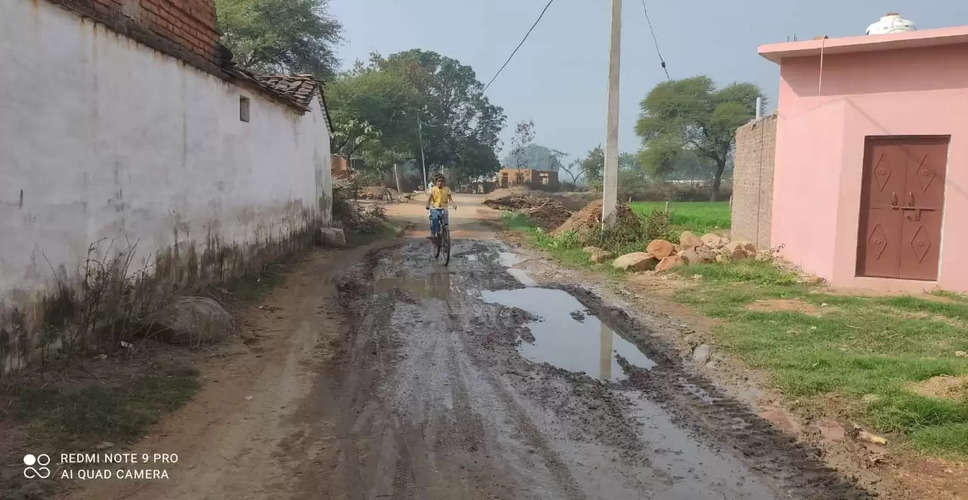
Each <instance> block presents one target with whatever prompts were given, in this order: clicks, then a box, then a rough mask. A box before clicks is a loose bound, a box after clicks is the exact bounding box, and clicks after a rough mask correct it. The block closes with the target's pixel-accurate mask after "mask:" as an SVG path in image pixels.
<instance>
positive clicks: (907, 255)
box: [734, 26, 968, 291]
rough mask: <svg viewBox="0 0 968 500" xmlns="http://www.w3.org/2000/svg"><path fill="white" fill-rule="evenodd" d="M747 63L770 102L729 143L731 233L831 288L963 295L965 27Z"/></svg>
mask: <svg viewBox="0 0 968 500" xmlns="http://www.w3.org/2000/svg"><path fill="white" fill-rule="evenodd" d="M759 53H760V55H761V56H763V57H765V58H767V59H769V60H770V61H773V62H775V63H776V64H778V65H779V66H780V91H779V102H778V109H777V114H776V116H775V117H768V118H766V119H764V120H761V121H760V122H757V123H752V124H750V125H748V126H746V127H743V128H741V129H740V130H739V131H738V133H737V139H738V151H737V173H736V178H737V184H738V187H737V189H738V194H737V198H736V199H734V214H737V209H738V208H740V207H737V206H735V205H736V203H737V201H739V198H740V197H742V196H743V193H744V192H745V193H746V198H745V199H744V200H742V201H741V202H740V203H741V204H742V207H746V208H742V210H741V213H739V214H738V215H737V217H736V220H737V221H738V223H739V226H740V229H739V233H740V235H741V236H743V237H746V238H747V239H754V238H760V239H761V240H762V238H763V235H764V234H765V235H766V239H767V241H769V242H770V246H772V247H775V248H779V249H780V252H781V255H782V256H783V257H784V258H786V259H788V260H790V261H792V262H793V263H795V264H797V265H799V266H801V267H802V268H803V269H804V270H805V271H807V272H810V273H813V274H816V275H818V276H821V277H823V278H825V279H827V280H829V281H830V282H831V283H832V284H833V285H835V286H841V287H857V288H871V289H895V290H910V291H917V290H923V289H931V288H936V287H940V288H943V289H949V290H957V291H968V260H966V259H965V258H964V256H965V255H968V232H966V231H965V230H964V228H965V224H964V222H963V220H964V219H965V218H968V120H966V119H965V117H968V26H959V27H952V28H941V29H928V30H922V31H907V32H901V33H892V34H885V35H871V36H851V37H844V38H832V39H830V38H824V37H820V38H818V39H814V40H806V41H797V42H785V43H776V44H769V45H763V46H761V47H760V48H759ZM774 130H775V132H774ZM774 133H775V138H774V137H773V135H774ZM774 140H775V150H774V149H773V143H774ZM750 148H752V149H750ZM751 153H752V154H751ZM774 153H775V159H774ZM764 165H765V167H763V166H764ZM761 167H762V168H761ZM744 190H745V191H744ZM764 191H765V192H764ZM753 199H757V200H759V201H758V202H753V201H751V200H753ZM765 204H768V206H766V207H765V208H764V205H765ZM757 205H759V206H758V207H757ZM736 232H737V231H734V236H736ZM761 246H762V245H761Z"/></svg>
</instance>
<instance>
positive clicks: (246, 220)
mask: <svg viewBox="0 0 968 500" xmlns="http://www.w3.org/2000/svg"><path fill="white" fill-rule="evenodd" d="M240 95H244V96H247V97H249V98H250V102H251V121H250V122H249V123H245V122H242V121H240V120H239V97H240ZM329 162H330V152H329V140H328V132H327V123H326V118H325V114H324V112H323V109H322V107H321V103H320V102H319V99H318V98H317V99H316V100H315V101H314V102H313V104H312V110H311V112H309V113H306V114H300V113H299V112H297V111H296V110H295V109H293V108H291V107H289V106H285V105H283V104H281V103H278V102H276V101H273V100H270V99H268V98H266V97H264V96H263V95H262V94H260V93H257V92H254V91H250V90H248V89H244V88H241V87H238V86H235V85H233V84H230V83H227V82H225V81H223V80H221V79H219V78H217V77H214V76H211V75H209V74H207V73H204V72H202V71H199V70H197V69H195V68H193V67H191V66H189V65H187V64H184V63H182V62H181V61H179V60H177V59H174V58H172V57H169V56H166V55H164V54H162V53H160V52H157V51H155V50H152V49H150V48H148V47H146V46H143V45H140V44H138V43H136V42H134V41H132V40H130V39H128V38H126V37H123V36H121V35H118V34H115V33H114V32H112V31H110V30H108V29H107V28H105V27H104V26H103V25H99V24H95V23H93V22H91V21H90V20H85V19H82V18H80V17H78V16H76V15H74V14H72V13H70V12H68V11H66V10H64V9H62V8H60V7H57V6H55V5H52V4H50V3H48V2H45V1H39V2H34V1H21V0H2V1H0V299H3V298H4V297H7V296H10V295H11V292H12V291H14V290H24V291H31V290H37V289H39V288H41V287H43V286H44V285H45V284H46V283H47V282H48V281H49V279H50V277H51V271H50V268H49V266H48V263H47V261H48V260H49V261H50V263H51V264H53V265H54V266H58V265H60V264H64V265H65V266H66V268H67V270H68V271H72V270H74V269H76V268H77V266H78V265H79V264H80V263H81V262H82V261H83V258H84V256H85V254H86V251H87V248H88V245H89V244H90V243H92V242H94V241H97V240H100V239H103V238H107V239H109V240H116V241H118V242H122V241H124V240H125V238H127V239H128V240H130V241H139V242H140V243H139V250H140V251H141V252H142V254H143V256H144V257H150V254H151V253H153V252H154V251H155V250H158V249H163V248H166V247H168V246H170V245H171V244H172V243H173V241H174V238H175V230H176V228H177V229H178V231H179V236H178V237H179V240H180V241H184V240H185V239H186V237H190V238H194V239H199V240H201V241H204V238H205V235H206V232H207V230H208V229H209V228H213V229H214V230H215V232H216V233H217V234H219V235H220V237H221V238H222V241H223V242H225V243H233V242H234V243H245V242H251V241H253V240H254V239H255V238H256V237H257V236H261V237H262V239H264V237H265V235H266V234H267V233H275V232H276V231H279V230H281V229H282V228H283V226H284V225H285V224H287V223H290V222H292V223H295V222H297V221H299V220H301V219H300V218H299V217H298V215H299V213H300V212H301V211H302V210H303V209H308V210H319V203H318V199H319V197H320V196H321V195H323V196H324V200H325V202H326V203H325V208H324V209H323V210H321V211H320V212H319V213H321V215H322V216H323V217H324V219H325V220H326V221H328V220H329V216H330V214H329V212H330V205H329V203H330V200H331V196H330V193H331V178H330V167H329ZM21 190H23V206H22V207H21V206H20V191H21ZM324 193H325V194H324ZM45 256H46V257H45Z"/></svg>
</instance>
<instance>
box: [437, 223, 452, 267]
mask: <svg viewBox="0 0 968 500" xmlns="http://www.w3.org/2000/svg"><path fill="white" fill-rule="evenodd" d="M437 253H438V257H437V258H438V260H440V261H442V262H443V264H444V265H445V266H446V265H448V264H450V228H449V227H447V226H444V229H443V230H442V231H441V233H440V249H439V250H438V251H437Z"/></svg>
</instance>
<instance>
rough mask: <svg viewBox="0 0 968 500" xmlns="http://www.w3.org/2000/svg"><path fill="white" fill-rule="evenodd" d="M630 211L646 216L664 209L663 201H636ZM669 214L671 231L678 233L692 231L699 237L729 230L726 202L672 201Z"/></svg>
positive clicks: (727, 203) (727, 204) (727, 205)
mask: <svg viewBox="0 0 968 500" xmlns="http://www.w3.org/2000/svg"><path fill="white" fill-rule="evenodd" d="M630 206H631V207H632V211H634V212H635V213H637V214H639V215H640V216H643V217H644V216H646V215H648V214H649V213H651V212H652V211H653V210H655V209H665V206H666V202H664V201H637V202H634V203H632V204H631V205H630ZM669 212H670V214H671V217H670V219H671V222H672V226H673V229H674V230H675V231H676V232H677V233H679V232H682V231H687V230H688V231H692V232H695V233H697V234H699V235H700V236H701V235H702V234H704V233H708V232H710V231H715V230H718V229H729V226H730V223H729V221H730V215H729V202H727V201H672V202H669Z"/></svg>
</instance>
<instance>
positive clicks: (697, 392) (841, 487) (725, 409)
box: [560, 286, 873, 499]
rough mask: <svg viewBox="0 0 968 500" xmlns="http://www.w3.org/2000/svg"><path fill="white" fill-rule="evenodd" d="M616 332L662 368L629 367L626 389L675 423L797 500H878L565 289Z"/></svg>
mask: <svg viewBox="0 0 968 500" xmlns="http://www.w3.org/2000/svg"><path fill="white" fill-rule="evenodd" d="M560 288H561V289H562V290H565V291H567V292H568V293H570V294H571V295H572V296H574V297H575V298H577V299H578V300H579V302H581V303H582V304H583V305H585V307H587V308H588V309H589V310H591V311H593V312H594V313H595V314H596V315H598V316H599V318H601V319H602V321H604V322H606V323H609V324H610V325H612V327H613V328H616V331H620V332H622V333H624V334H625V335H627V336H628V337H629V338H628V340H630V341H633V342H634V343H636V345H637V346H638V347H639V349H641V350H642V351H643V352H645V353H646V354H647V355H648V356H649V357H650V358H651V359H653V360H654V361H656V362H657V366H655V367H653V368H652V369H649V370H644V369H641V368H638V367H635V366H629V365H628V364H627V363H623V362H622V361H620V363H622V364H623V366H622V368H623V369H624V370H626V371H627V372H628V373H629V379H628V381H626V382H625V384H626V385H627V386H629V387H634V388H635V389H637V390H640V391H642V392H643V393H644V394H646V395H648V397H649V398H650V399H651V400H652V401H654V402H656V403H658V404H659V405H660V406H661V407H662V408H663V409H665V410H667V411H669V412H670V413H671V414H672V415H673V417H674V421H675V422H676V423H677V424H679V425H682V426H685V427H687V428H689V429H690V430H692V431H693V432H695V433H697V434H698V435H700V436H702V437H703V438H704V440H705V441H707V442H712V443H717V442H718V443H720V444H721V445H722V446H724V447H727V448H729V449H732V450H735V451H736V452H738V453H739V454H740V455H741V456H742V458H743V460H744V461H745V462H746V463H747V464H748V465H749V466H750V468H751V469H752V470H755V471H757V472H760V473H762V474H765V475H767V476H769V477H772V478H775V479H776V480H777V481H778V484H779V486H780V487H782V488H783V489H784V490H785V492H786V493H787V494H788V495H789V496H790V497H792V498H837V499H841V498H842V499H866V498H873V496H872V495H871V494H870V493H869V492H867V491H866V490H864V489H863V488H861V487H860V486H858V485H856V484H855V483H854V482H852V481H848V480H846V479H845V478H843V477H841V476H840V474H839V473H838V472H837V471H835V470H833V469H831V468H829V467H827V466H826V465H825V464H824V463H823V462H822V461H820V460H819V458H818V457H819V456H820V454H821V452H820V450H818V449H815V448H812V447H810V446H808V445H805V444H802V443H798V442H797V441H796V439H795V438H792V437H789V436H786V435H784V434H782V433H781V432H779V431H777V430H776V429H775V428H773V426H772V425H770V423H769V422H768V421H766V420H764V419H763V418H761V417H760V416H758V415H756V414H755V413H754V412H753V411H752V410H751V409H750V408H749V407H748V406H747V405H746V404H744V403H742V402H739V401H737V400H735V399H732V398H730V397H729V396H727V395H725V394H724V393H723V392H722V391H721V390H720V389H719V388H717V387H716V386H715V384H713V383H712V382H711V381H709V380H707V379H705V378H704V377H701V376H698V375H696V374H694V373H690V371H689V369H688V368H686V367H685V366H684V365H683V363H682V361H681V358H679V356H678V355H677V354H676V353H675V350H674V349H672V348H671V347H670V346H667V345H666V343H665V341H663V340H662V339H660V338H658V337H656V336H655V335H653V334H651V333H650V332H649V330H648V329H647V328H645V327H644V326H643V325H641V324H639V323H638V322H637V321H636V320H635V319H634V318H632V317H631V316H630V315H629V314H628V313H627V312H625V311H624V310H621V309H618V308H614V307H609V306H607V305H606V304H605V303H604V302H603V301H602V299H601V298H600V297H598V296H597V295H595V294H594V293H592V292H590V291H588V290H586V289H584V288H581V287H576V286H561V287H560Z"/></svg>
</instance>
